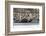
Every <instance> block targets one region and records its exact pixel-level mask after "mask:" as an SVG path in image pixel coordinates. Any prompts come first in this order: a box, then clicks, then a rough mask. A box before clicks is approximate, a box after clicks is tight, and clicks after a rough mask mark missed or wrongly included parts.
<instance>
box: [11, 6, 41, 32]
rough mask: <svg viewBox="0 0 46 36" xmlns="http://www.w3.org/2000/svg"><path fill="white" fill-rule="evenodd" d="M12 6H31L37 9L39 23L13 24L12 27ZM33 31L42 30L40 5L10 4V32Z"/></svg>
mask: <svg viewBox="0 0 46 36" xmlns="http://www.w3.org/2000/svg"><path fill="white" fill-rule="evenodd" d="M13 8H33V9H36V8H37V9H39V15H40V17H39V19H40V21H39V25H28V26H24V27H23V26H15V27H14V28H13V20H12V19H13ZM26 30H27V31H34V30H42V6H32V5H30V6H29V5H10V32H16V31H26Z"/></svg>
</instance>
